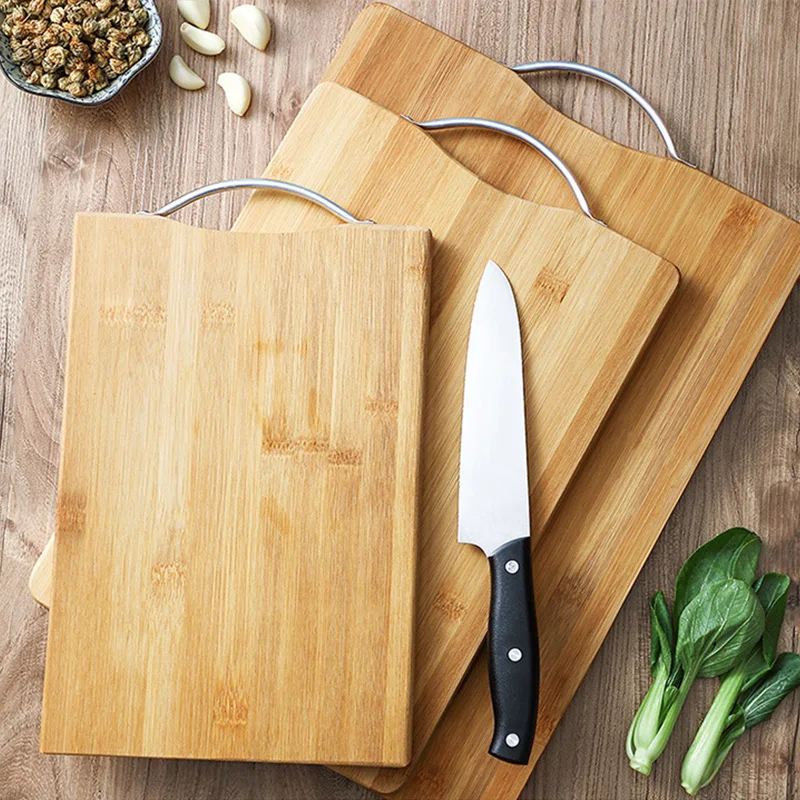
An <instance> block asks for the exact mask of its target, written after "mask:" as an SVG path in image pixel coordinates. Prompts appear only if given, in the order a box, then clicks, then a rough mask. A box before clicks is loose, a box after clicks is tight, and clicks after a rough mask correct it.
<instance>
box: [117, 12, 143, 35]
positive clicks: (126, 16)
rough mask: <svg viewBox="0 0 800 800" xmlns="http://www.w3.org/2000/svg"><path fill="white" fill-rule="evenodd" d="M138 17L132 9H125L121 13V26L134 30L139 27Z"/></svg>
mask: <svg viewBox="0 0 800 800" xmlns="http://www.w3.org/2000/svg"><path fill="white" fill-rule="evenodd" d="M138 24H139V23H137V22H136V19H135V18H134V16H133V14H131V12H130V11H123V12H121V13H120V15H119V27H120V28H122V30H123V31H132V30H134V29H135V28H136V27H138Z"/></svg>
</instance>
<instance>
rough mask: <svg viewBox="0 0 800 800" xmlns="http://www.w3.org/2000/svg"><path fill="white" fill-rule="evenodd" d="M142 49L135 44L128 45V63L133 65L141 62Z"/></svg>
mask: <svg viewBox="0 0 800 800" xmlns="http://www.w3.org/2000/svg"><path fill="white" fill-rule="evenodd" d="M142 55H143V53H142V48H141V47H139V46H138V45H135V44H129V45H128V63H129V64H135V63H136V62H137V61H141V60H142Z"/></svg>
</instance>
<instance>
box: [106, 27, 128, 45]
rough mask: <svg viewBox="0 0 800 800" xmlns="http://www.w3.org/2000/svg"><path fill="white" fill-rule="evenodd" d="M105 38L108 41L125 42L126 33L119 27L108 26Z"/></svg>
mask: <svg viewBox="0 0 800 800" xmlns="http://www.w3.org/2000/svg"><path fill="white" fill-rule="evenodd" d="M106 39H108V41H109V42H127V41H128V34H126V33H123V32H122V31H121V30H120V29H119V28H109V29H108V33H107V34H106Z"/></svg>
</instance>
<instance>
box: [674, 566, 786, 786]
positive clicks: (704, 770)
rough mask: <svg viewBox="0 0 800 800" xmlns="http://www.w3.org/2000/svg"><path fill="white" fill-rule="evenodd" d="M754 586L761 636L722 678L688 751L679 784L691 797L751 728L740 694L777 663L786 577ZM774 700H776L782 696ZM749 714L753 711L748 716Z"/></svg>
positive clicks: (769, 576) (764, 578) (769, 577)
mask: <svg viewBox="0 0 800 800" xmlns="http://www.w3.org/2000/svg"><path fill="white" fill-rule="evenodd" d="M753 588H754V590H755V595H756V598H757V600H758V605H759V606H760V607H761V609H762V611H763V618H764V625H763V634H762V636H761V638H760V640H759V641H757V642H755V643H754V646H753V648H752V650H751V651H750V653H749V655H748V656H747V657H746V658H745V659H743V660H741V661H740V663H739V664H738V665H737V666H736V667H735V668H733V669H731V671H730V672H728V674H727V675H726V676H725V677H724V678H723V680H722V683H721V685H720V688H719V691H718V692H717V696H716V697H715V698H714V702H713V703H712V704H711V708H710V709H709V710H708V713H707V714H706V716H705V719H704V720H703V722H702V724H701V725H700V728H699V730H698V731H697V735H696V736H695V738H694V741H693V742H692V744H691V746H690V748H689V750H688V752H687V753H686V758H685V759H684V761H683V767H682V769H681V782H682V785H683V788H684V789H685V790H686V791H687V792H688V793H689V794H692V795H693V794H696V793H697V792H698V791H699V790H700V789H701V788H702V787H703V786H705V785H706V784H707V783H708V782H709V781H710V780H712V778H713V777H714V775H716V773H717V771H718V770H719V768H720V766H721V765H722V762H723V761H724V760H725V756H726V755H727V754H728V751H729V750H730V749H731V747H733V743H734V742H735V741H736V739H738V738H739V736H741V735H742V733H744V731H745V728H746V727H750V726H748V725H747V719H746V715H745V712H744V697H749V695H748V694H747V690H748V689H749V688H750V687H753V686H761V685H762V684H761V683H759V681H760V680H761V679H762V678H763V677H764V676H765V675H767V673H769V672H770V670H771V669H772V667H773V665H774V663H775V651H776V649H777V645H778V636H779V634H780V630H781V625H782V623H783V617H784V614H785V612H786V600H787V597H788V594H789V578H788V576H786V575H781V574H779V573H774V572H771V573H767V574H766V575H763V576H762V577H761V578H759V579H758V581H756V583H755V585H754V587H753ZM723 671H724V670H723ZM718 674H720V673H718ZM789 691H790V690H789ZM784 696H785V695H784ZM777 702H780V698H779V699H778V701H777ZM777 702H776V703H775V705H777ZM773 708H774V706H773ZM769 713H772V710H770V712H769ZM752 714H753V711H752V709H751V711H750V715H751V717H752ZM753 724H755V723H753Z"/></svg>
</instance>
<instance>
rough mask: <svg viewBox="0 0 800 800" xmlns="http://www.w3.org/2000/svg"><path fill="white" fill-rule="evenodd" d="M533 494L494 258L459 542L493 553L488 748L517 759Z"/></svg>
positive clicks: (526, 681) (471, 387) (527, 734)
mask: <svg viewBox="0 0 800 800" xmlns="http://www.w3.org/2000/svg"><path fill="white" fill-rule="evenodd" d="M528 493H529V490H528V455H527V448H526V445H525V394H524V388H523V379H522V342H521V339H520V327H519V316H518V314H517V306H516V303H515V301H514V293H513V291H512V289H511V284H510V283H509V281H508V278H507V277H506V275H505V273H504V272H503V271H502V270H501V269H500V267H498V266H497V264H495V263H494V262H493V261H490V262H489V263H488V264H487V265H486V268H485V269H484V272H483V276H482V278H481V281H480V285H479V286H478V293H477V295H476V297H475V307H474V309H473V312H472V324H471V327H470V332H469V345H468V347H467V368H466V375H465V378H464V409H463V416H462V422H461V467H460V478H459V491H458V541H459V542H465V543H469V544H473V545H477V546H478V547H480V548H481V550H483V552H484V553H485V554H486V556H487V557H488V559H489V564H490V571H491V583H492V596H491V609H490V612H489V683H490V687H491V694H492V707H493V709H494V736H493V738H492V744H491V746H490V748H489V753H490V754H491V755H493V756H495V757H496V758H499V759H502V760H503V761H508V762H510V763H512V764H527V763H528V759H529V758H530V754H531V748H532V746H533V737H534V732H535V729H536V713H537V708H538V700H539V643H538V638H537V634H536V616H535V612H534V604H533V581H532V576H531V562H530V544H531V540H530V513H529V504H528Z"/></svg>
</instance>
